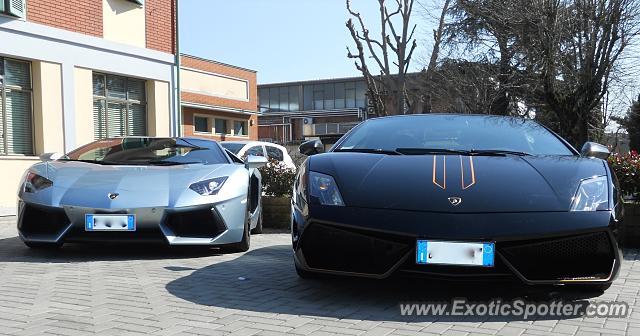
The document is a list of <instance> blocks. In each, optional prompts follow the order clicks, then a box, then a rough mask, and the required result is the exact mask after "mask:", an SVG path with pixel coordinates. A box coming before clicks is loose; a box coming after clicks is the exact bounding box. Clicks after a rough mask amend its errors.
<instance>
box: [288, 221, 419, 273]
mask: <svg viewBox="0 0 640 336" xmlns="http://www.w3.org/2000/svg"><path fill="white" fill-rule="evenodd" d="M300 244H301V248H302V253H303V255H304V258H305V260H306V262H307V264H308V265H309V267H311V268H315V269H322V270H328V271H341V272H353V273H364V274H372V275H381V274H384V273H386V272H387V271H389V270H390V269H391V268H392V267H393V266H394V265H395V264H396V263H398V261H400V259H401V258H402V257H403V256H404V255H405V254H406V253H407V252H408V250H409V247H408V246H407V244H404V243H400V242H396V241H391V240H387V239H381V238H379V237H375V236H373V235H369V234H366V233H361V232H356V231H350V230H345V229H342V228H337V227H333V226H329V225H324V224H318V223H313V224H310V225H309V226H308V227H307V228H306V229H305V231H304V233H303V235H302V238H301V241H300Z"/></svg>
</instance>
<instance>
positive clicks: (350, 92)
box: [345, 83, 356, 108]
mask: <svg viewBox="0 0 640 336" xmlns="http://www.w3.org/2000/svg"><path fill="white" fill-rule="evenodd" d="M347 84H348V83H347ZM351 84H353V83H351ZM348 86H350V85H346V84H345V87H346V89H345V106H346V107H347V108H354V107H356V89H355V87H353V88H350V87H348Z"/></svg>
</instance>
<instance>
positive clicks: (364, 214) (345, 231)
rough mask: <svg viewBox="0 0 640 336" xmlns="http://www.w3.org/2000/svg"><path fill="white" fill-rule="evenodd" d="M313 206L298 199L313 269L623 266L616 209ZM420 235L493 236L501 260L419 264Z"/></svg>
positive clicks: (552, 275) (602, 275)
mask: <svg viewBox="0 0 640 336" xmlns="http://www.w3.org/2000/svg"><path fill="white" fill-rule="evenodd" d="M309 213H310V214H313V215H312V216H307V217H304V216H303V215H302V214H301V213H300V212H299V211H297V210H296V209H295V207H294V217H293V218H294V220H293V227H292V228H293V232H292V233H293V238H294V239H293V240H294V251H295V260H296V263H297V264H298V267H301V268H302V269H305V270H308V271H315V272H322V273H332V274H342V275H353V276H362V277H371V278H386V277H389V276H391V275H392V274H395V273H411V274H417V275H424V276H430V277H445V278H459V279H516V280H521V281H522V282H524V283H527V284H563V283H575V284H587V283H588V284H594V283H603V284H604V283H609V282H611V281H613V279H614V278H615V276H616V274H617V273H618V270H619V267H620V250H619V247H618V243H617V240H616V236H617V229H616V225H615V223H613V221H612V219H611V214H610V213H609V212H592V213H586V212H585V213H568V212H567V213H518V214H508V213H505V214H446V213H424V212H411V211H397V210H377V209H361V208H347V207H345V208H336V207H334V208H331V209H330V211H329V209H325V208H324V207H322V206H311V207H310V209H309ZM315 214H318V215H315ZM418 239H432V240H447V241H469V242H483V241H493V242H495V243H496V260H495V266H494V267H460V266H440V265H438V266H436V265H418V264H416V261H415V260H416V241H417V240H418Z"/></svg>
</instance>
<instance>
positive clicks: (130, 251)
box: [0, 237, 219, 263]
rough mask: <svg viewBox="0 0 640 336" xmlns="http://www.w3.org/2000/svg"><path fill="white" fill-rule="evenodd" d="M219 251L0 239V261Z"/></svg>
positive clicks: (179, 255) (106, 258) (102, 258)
mask: <svg viewBox="0 0 640 336" xmlns="http://www.w3.org/2000/svg"><path fill="white" fill-rule="evenodd" d="M218 254H219V251H218V250H216V249H211V248H205V247H184V246H168V245H162V244H116V243H84V244H65V245H64V247H63V248H61V249H31V248H28V247H27V246H25V245H24V243H23V242H22V241H21V240H20V238H18V237H12V238H5V239H0V263H1V262H25V263H68V262H85V261H120V260H158V259H188V258H202V257H211V256H215V255H218Z"/></svg>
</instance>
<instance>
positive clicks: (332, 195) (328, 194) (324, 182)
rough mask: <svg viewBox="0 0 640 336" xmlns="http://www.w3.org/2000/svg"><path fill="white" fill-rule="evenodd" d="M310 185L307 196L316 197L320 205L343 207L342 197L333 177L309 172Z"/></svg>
mask: <svg viewBox="0 0 640 336" xmlns="http://www.w3.org/2000/svg"><path fill="white" fill-rule="evenodd" d="M309 182H310V184H311V188H310V192H309V194H310V195H311V197H316V198H317V199H318V200H319V201H320V204H322V205H335V206H344V202H343V201H342V196H341V195H340V191H339V190H338V186H337V185H336V181H335V180H334V179H333V177H331V176H329V175H325V174H321V173H316V172H310V173H309Z"/></svg>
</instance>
